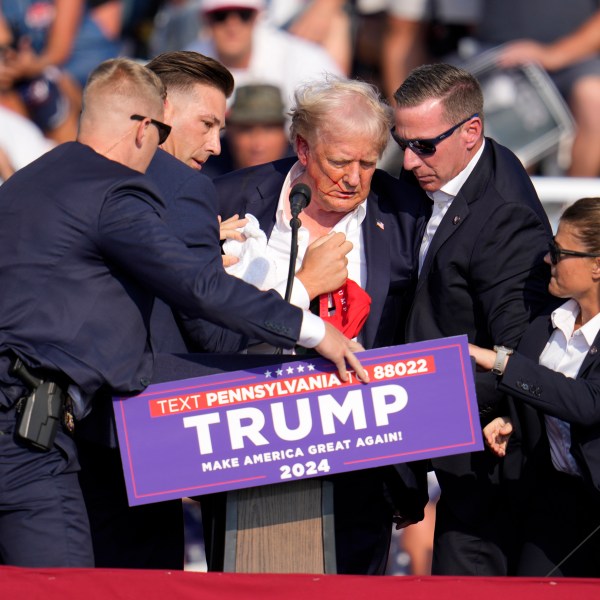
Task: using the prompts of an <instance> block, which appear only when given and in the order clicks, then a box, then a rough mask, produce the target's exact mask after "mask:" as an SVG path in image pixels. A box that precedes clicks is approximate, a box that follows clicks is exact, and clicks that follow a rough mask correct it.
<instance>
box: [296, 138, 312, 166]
mask: <svg viewBox="0 0 600 600" xmlns="http://www.w3.org/2000/svg"><path fill="white" fill-rule="evenodd" d="M309 153H310V148H309V147H308V142H307V141H306V140H305V139H304V138H303V137H302V136H301V135H299V136H297V138H296V154H298V160H299V161H300V164H301V165H302V166H303V167H305V166H306V163H307V162H308V155H309Z"/></svg>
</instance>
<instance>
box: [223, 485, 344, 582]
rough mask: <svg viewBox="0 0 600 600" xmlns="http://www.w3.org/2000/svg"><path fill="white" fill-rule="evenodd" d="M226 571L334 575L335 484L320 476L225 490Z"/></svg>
mask: <svg viewBox="0 0 600 600" xmlns="http://www.w3.org/2000/svg"><path fill="white" fill-rule="evenodd" d="M225 527H226V533H225V557H224V570H225V571H229V572H237V573H335V572H336V562H335V537H334V523H333V485H332V483H331V482H329V481H322V480H320V479H304V480H300V481H294V482H290V483H282V484H275V485H267V486H262V487H256V488H248V489H243V490H237V491H234V492H228V494H227V514H226V525H225Z"/></svg>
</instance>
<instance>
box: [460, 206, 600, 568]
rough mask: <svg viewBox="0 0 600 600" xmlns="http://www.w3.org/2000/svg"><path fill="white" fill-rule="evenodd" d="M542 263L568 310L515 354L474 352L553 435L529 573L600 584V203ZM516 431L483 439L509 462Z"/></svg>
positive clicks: (509, 428) (496, 426)
mask: <svg viewBox="0 0 600 600" xmlns="http://www.w3.org/2000/svg"><path fill="white" fill-rule="evenodd" d="M544 260H545V262H546V263H548V264H549V265H550V268H551V280H550V284H549V288H548V289H549V291H550V293H551V294H552V295H553V296H555V297H557V298H563V299H565V300H566V301H565V302H564V303H562V304H561V305H559V306H558V307H557V308H555V309H554V310H553V311H551V312H548V313H547V314H545V315H542V316H540V317H538V318H537V319H535V320H534V321H533V322H532V323H531V324H530V326H529V328H528V329H527V331H526V332H525V334H524V335H523V337H522V339H521V341H520V343H519V347H518V350H517V351H516V352H513V350H512V349H509V348H503V347H497V346H496V347H494V350H488V349H485V348H479V347H477V346H473V345H470V353H471V355H472V356H473V357H474V358H475V360H476V362H477V365H478V367H479V368H480V369H487V370H491V371H493V372H494V373H496V374H497V375H498V389H499V390H501V391H503V392H506V393H508V394H510V395H511V396H512V397H513V398H514V399H515V402H517V403H518V402H520V401H522V402H524V403H526V404H527V405H529V406H531V407H533V408H535V409H537V410H539V411H540V412H541V413H542V414H543V422H544V424H545V430H546V436H543V438H544V439H540V440H539V443H538V444H537V446H538V450H539V448H540V447H541V448H543V449H544V450H543V453H545V460H542V461H541V462H540V461H539V460H538V462H537V463H536V468H535V470H534V472H533V474H531V471H529V473H530V474H529V475H527V476H528V477H531V476H532V477H533V478H534V483H535V485H534V486H532V487H533V489H534V490H535V491H534V493H533V495H532V498H533V503H532V506H531V510H530V511H529V513H528V514H529V516H530V517H531V518H530V519H527V520H526V522H525V523H524V527H527V529H528V530H530V531H531V534H530V536H529V538H528V539H529V542H528V543H527V544H525V547H524V549H523V552H524V557H523V558H525V560H522V561H521V563H522V564H524V565H525V569H524V571H527V573H522V574H529V575H533V574H538V575H547V574H552V575H561V574H562V575H565V576H586V577H598V576H600V352H598V350H599V349H600V198H584V199H581V200H578V201H577V202H575V203H574V204H572V205H571V206H569V207H568V208H567V209H566V210H565V212H564V213H563V215H562V217H561V219H560V223H559V226H558V231H557V234H556V236H555V238H554V240H553V241H552V242H551V243H550V249H549V252H548V254H546V256H545V258H544ZM512 432H513V423H512V421H511V419H510V418H508V417H506V418H497V419H495V420H494V421H492V422H491V423H490V424H489V425H488V426H486V427H485V429H484V437H485V439H486V442H487V444H488V446H489V447H490V448H491V450H492V451H493V452H495V453H496V454H498V455H499V456H504V455H505V453H506V446H507V444H508V443H511V442H514V440H511V439H510V438H511V434H512ZM523 435H525V434H523ZM531 446H532V447H533V445H531ZM543 453H542V454H543ZM539 454H540V453H539V452H538V455H539ZM538 458H539V456H538ZM546 568H547V571H546V572H542V571H544V570H545V569H546Z"/></svg>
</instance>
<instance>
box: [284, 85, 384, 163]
mask: <svg viewBox="0 0 600 600" xmlns="http://www.w3.org/2000/svg"><path fill="white" fill-rule="evenodd" d="M294 99H295V103H294V106H293V108H292V110H291V116H292V124H291V128H290V138H291V140H292V142H293V144H294V146H295V147H296V148H297V139H298V136H300V137H302V138H304V139H305V140H306V141H307V142H309V143H311V142H312V143H314V141H315V140H316V139H317V138H318V137H319V136H320V135H322V133H323V132H324V131H328V130H331V129H332V128H334V127H335V128H336V130H337V131H338V132H339V131H344V132H347V134H348V136H349V138H350V139H352V138H353V137H354V136H355V135H356V134H362V133H367V134H368V135H370V136H372V138H373V141H374V143H375V145H376V146H377V149H378V153H379V156H381V154H382V153H383V151H384V150H385V147H386V145H387V143H388V140H389V133H390V127H391V124H392V109H391V108H390V106H389V105H388V104H387V103H386V102H385V101H384V100H383V99H382V97H381V95H380V93H379V91H378V90H377V88H376V87H375V86H374V85H371V84H370V83H366V82H364V81H358V80H354V79H346V78H344V77H337V76H333V75H327V76H326V77H324V78H323V79H319V80H315V81H312V82H308V83H306V84H304V85H302V86H300V87H298V88H297V89H296V91H295V93H294ZM340 123H342V126H341V127H340Z"/></svg>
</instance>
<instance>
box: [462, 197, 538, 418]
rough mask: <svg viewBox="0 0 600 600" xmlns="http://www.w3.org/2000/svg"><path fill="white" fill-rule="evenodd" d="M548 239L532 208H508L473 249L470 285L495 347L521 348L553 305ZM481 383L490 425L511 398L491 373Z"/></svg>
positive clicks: (495, 217)
mask: <svg viewBox="0 0 600 600" xmlns="http://www.w3.org/2000/svg"><path fill="white" fill-rule="evenodd" d="M547 240H548V232H547V230H546V228H545V226H544V224H543V223H542V222H541V221H540V220H539V218H538V217H537V215H536V214H535V213H534V212H533V211H532V210H531V209H530V208H528V207H527V206H523V205H519V204H506V205H502V206H501V207H500V208H499V209H498V210H497V211H496V212H495V213H494V214H493V215H491V217H490V218H489V220H488V221H487V222H486V224H485V235H481V236H480V238H479V240H478V242H477V244H476V245H475V246H474V248H473V254H474V256H473V269H472V272H471V280H470V284H471V285H472V287H473V290H472V292H473V293H472V297H473V298H474V302H475V303H477V304H478V305H479V306H478V307H476V308H480V309H481V312H482V314H483V315H485V318H486V321H487V327H488V335H489V338H488V339H489V340H491V341H492V343H493V344H497V345H504V346H508V347H511V348H514V347H516V346H517V344H518V342H519V340H520V338H521V336H522V334H523V332H524V331H525V329H526V328H527V325H528V324H529V322H530V321H531V319H532V317H534V316H535V315H537V314H538V312H539V311H540V310H541V309H542V308H543V307H544V306H545V305H546V304H547V301H548V292H547V285H548V267H547V265H545V264H544V263H543V260H542V256H543V254H542V253H543V252H545V248H546V244H547ZM507 241H510V244H508V245H507ZM507 248H510V250H508V249H507ZM532 249H538V252H535V250H534V251H532ZM540 249H541V250H540ZM486 341H487V340H486ZM486 341H483V340H478V342H479V343H482V342H483V343H484V344H485V343H486ZM476 343H477V341H476ZM487 343H489V342H487ZM475 384H476V389H477V398H478V400H479V408H480V411H481V415H482V420H483V422H484V423H485V422H488V421H489V420H491V419H492V418H493V417H494V416H495V415H497V414H498V413H499V412H501V411H502V410H504V406H503V404H504V400H505V399H504V396H503V395H502V394H500V393H499V392H498V390H497V386H496V378H495V376H494V375H492V374H491V373H476V375H475Z"/></svg>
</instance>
